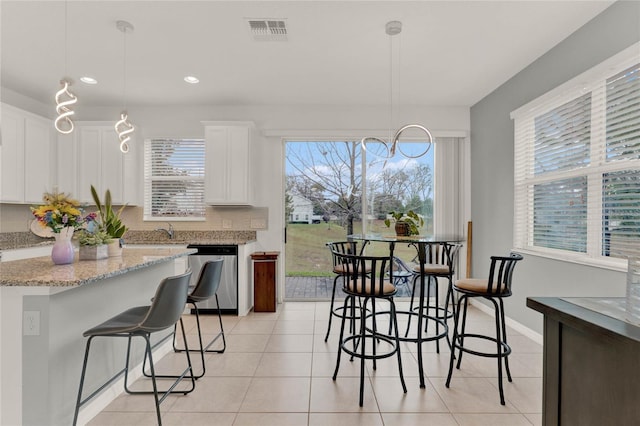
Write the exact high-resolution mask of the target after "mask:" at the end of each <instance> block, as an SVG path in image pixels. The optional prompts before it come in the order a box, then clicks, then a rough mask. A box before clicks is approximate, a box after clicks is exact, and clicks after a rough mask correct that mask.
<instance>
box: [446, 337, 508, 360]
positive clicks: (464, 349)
mask: <svg viewBox="0 0 640 426" xmlns="http://www.w3.org/2000/svg"><path fill="white" fill-rule="evenodd" d="M467 339H482V340H488V341H491V342H493V343H495V344H496V345H497V344H498V339H496V338H495V337H491V336H484V335H482V334H474V333H465V334H458V335H457V336H456V338H455V339H454V340H453V341H452V342H451V344H452V345H453V348H454V349H459V350H461V351H462V352H466V353H469V354H472V355H478V356H483V357H485V358H498V357H500V358H504V357H506V356H509V355H510V354H511V346H509V345H508V344H507V343H506V342H502V341H501V342H500V346H501V347H502V353H501V354H499V355H498V353H497V352H481V351H477V350H475V349H470V348H469V347H465V346H463V345H464V344H460V341H461V340H462V341H466V340H467ZM452 350H453V349H452Z"/></svg>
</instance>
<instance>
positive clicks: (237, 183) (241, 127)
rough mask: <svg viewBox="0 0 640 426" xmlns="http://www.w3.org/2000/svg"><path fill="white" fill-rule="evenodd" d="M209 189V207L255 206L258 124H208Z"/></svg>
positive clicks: (207, 181) (206, 148)
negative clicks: (256, 131)
mask: <svg viewBox="0 0 640 426" xmlns="http://www.w3.org/2000/svg"><path fill="white" fill-rule="evenodd" d="M203 124H204V126H205V141H206V144H205V188H204V194H205V195H204V197H205V202H206V203H207V204H213V205H252V204H253V195H254V191H253V186H254V183H253V179H252V177H253V176H252V174H253V173H252V172H253V168H254V167H253V163H252V161H253V155H252V154H253V147H252V137H253V132H254V124H253V123H252V122H248V121H224V122H220V121H205V122H203Z"/></svg>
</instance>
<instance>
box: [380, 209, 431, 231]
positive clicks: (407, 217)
mask: <svg viewBox="0 0 640 426" xmlns="http://www.w3.org/2000/svg"><path fill="white" fill-rule="evenodd" d="M389 216H390V217H387V218H386V219H385V220H384V224H385V225H387V228H389V227H391V221H393V222H395V230H396V235H398V236H409V235H418V234H419V233H420V228H421V227H422V226H423V225H424V219H422V216H420V215H419V214H417V213H416V212H414V211H413V210H409V211H408V212H406V213H405V212H396V211H392V212H389Z"/></svg>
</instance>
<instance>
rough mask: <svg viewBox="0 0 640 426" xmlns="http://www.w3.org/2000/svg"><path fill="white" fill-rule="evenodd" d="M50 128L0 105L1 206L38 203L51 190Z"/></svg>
mask: <svg viewBox="0 0 640 426" xmlns="http://www.w3.org/2000/svg"><path fill="white" fill-rule="evenodd" d="M52 128H53V125H52V122H51V120H49V119H46V118H44V117H40V116H37V115H35V114H32V113H30V112H27V111H23V110H20V109H18V108H14V107H12V106H10V105H5V104H3V105H2V144H1V146H0V165H1V167H2V170H1V172H0V188H1V193H0V201H1V202H5V203H17V204H32V203H38V202H41V201H42V194H43V193H44V192H45V191H51V190H52V189H53V187H54V185H55V182H54V179H53V161H52V159H51V157H52V155H51V154H52V153H53V149H52V147H51V143H52V140H53V138H52Z"/></svg>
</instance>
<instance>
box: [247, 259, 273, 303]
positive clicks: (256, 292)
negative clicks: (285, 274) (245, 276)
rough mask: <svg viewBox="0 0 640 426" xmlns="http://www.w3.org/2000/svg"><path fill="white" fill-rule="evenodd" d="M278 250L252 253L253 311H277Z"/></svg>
mask: <svg viewBox="0 0 640 426" xmlns="http://www.w3.org/2000/svg"><path fill="white" fill-rule="evenodd" d="M278 254H279V252H277V251H261V252H256V253H253V254H252V255H251V260H252V261H253V311H254V312H275V311H276V271H277V268H276V262H277V260H278Z"/></svg>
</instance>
